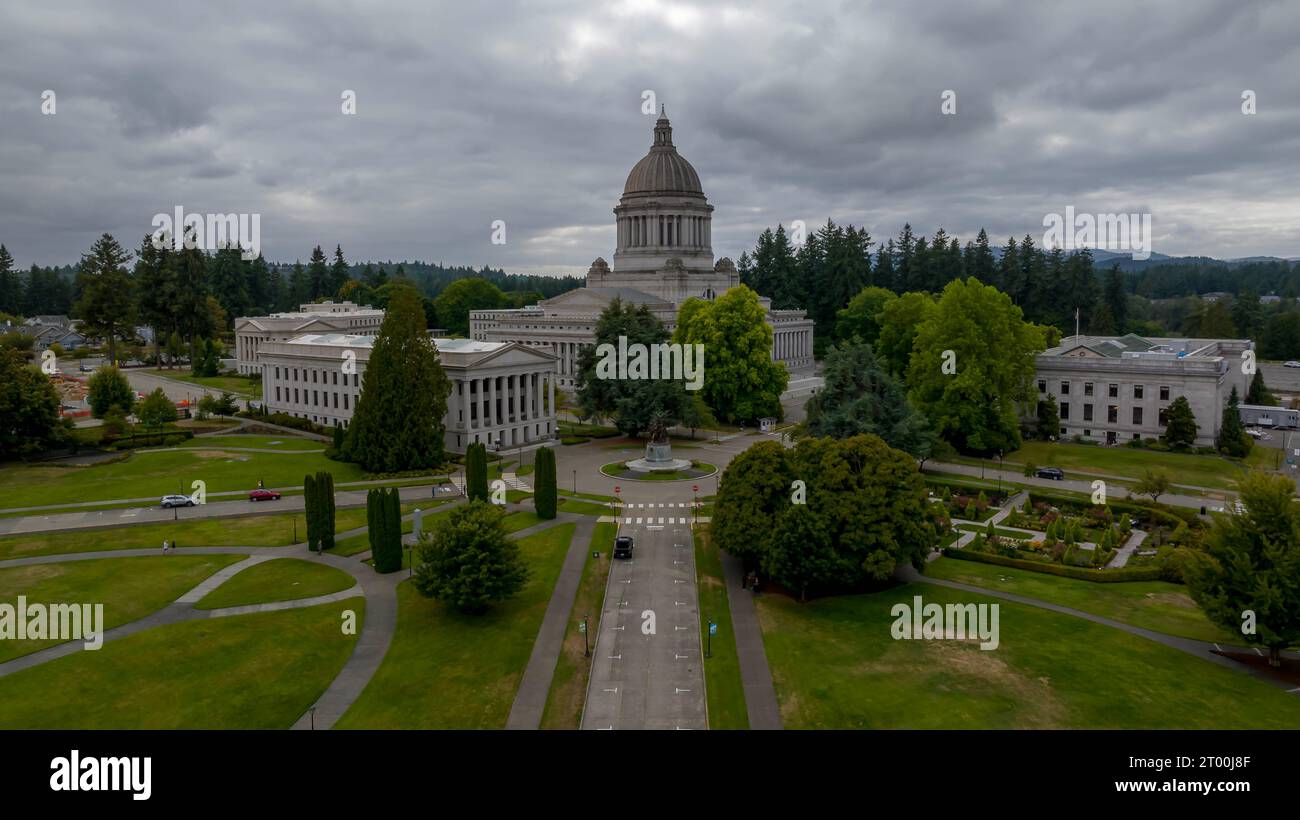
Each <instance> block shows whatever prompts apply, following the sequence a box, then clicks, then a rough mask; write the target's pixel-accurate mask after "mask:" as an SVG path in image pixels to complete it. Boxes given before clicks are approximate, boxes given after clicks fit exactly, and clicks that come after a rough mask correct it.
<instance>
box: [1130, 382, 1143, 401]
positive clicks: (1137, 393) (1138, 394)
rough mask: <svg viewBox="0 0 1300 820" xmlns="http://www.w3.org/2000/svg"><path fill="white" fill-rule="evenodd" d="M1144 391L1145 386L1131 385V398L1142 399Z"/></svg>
mask: <svg viewBox="0 0 1300 820" xmlns="http://www.w3.org/2000/svg"><path fill="white" fill-rule="evenodd" d="M1145 390H1146V386H1145V385H1141V384H1135V385H1133V398H1135V399H1140V398H1142V394H1143V393H1144V392H1145Z"/></svg>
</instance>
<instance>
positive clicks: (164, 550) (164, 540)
mask: <svg viewBox="0 0 1300 820" xmlns="http://www.w3.org/2000/svg"><path fill="white" fill-rule="evenodd" d="M166 554H167V539H166V538H164V539H163V555H166Z"/></svg>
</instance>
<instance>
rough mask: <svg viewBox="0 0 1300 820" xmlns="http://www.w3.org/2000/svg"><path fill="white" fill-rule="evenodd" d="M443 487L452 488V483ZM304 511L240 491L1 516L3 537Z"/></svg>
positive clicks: (344, 502)
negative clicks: (182, 500) (184, 500)
mask: <svg viewBox="0 0 1300 820" xmlns="http://www.w3.org/2000/svg"><path fill="white" fill-rule="evenodd" d="M440 486H446V487H450V486H451V485H450V484H447V485H440ZM298 489H300V488H298ZM366 492H367V491H366V490H339V491H337V492H335V494H334V503H335V506H337V507H339V508H343V507H362V506H365V503H366ZM432 492H433V489H432V488H431V487H403V488H401V489H400V490H399V491H398V494H399V495H400V496H401V499H402V500H403V501H419V500H421V499H425V498H431V497H432ZM213 495H216V494H213ZM447 496H452V497H454V496H455V493H450V492H448V493H440V494H439V496H438V497H439V498H443V497H447ZM209 497H212V496H209ZM302 510H303V497H302V496H300V495H289V496H285V497H284V498H282V499H280V500H279V501H249V500H248V499H247V497H245V496H244V494H243V492H242V491H241V492H240V499H239V500H237V501H213V502H211V503H209V504H200V505H197V506H194V507H178V508H176V509H175V510H174V511H173V510H165V509H163V508H161V507H159V506H158V505H157V504H156V503H153V504H150V505H149V506H141V507H121V508H117V509H109V510H85V511H81V512H65V513H56V514H51V515H23V516H12V517H9V518H0V536H3V535H22V534H25V533H33V532H54V531H58V530H76V529H92V528H95V527H119V526H124V525H127V524H151V523H159V522H162V523H166V522H170V521H173V520H176V521H191V520H195V519H202V518H235V517H237V516H244V515H272V514H275V513H292V512H302Z"/></svg>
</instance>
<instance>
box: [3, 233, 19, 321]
mask: <svg viewBox="0 0 1300 820" xmlns="http://www.w3.org/2000/svg"><path fill="white" fill-rule="evenodd" d="M22 312H23V285H22V281H21V280H20V279H19V277H18V271H16V270H14V258H13V257H12V256H10V255H9V249H8V248H6V247H5V246H4V245H3V244H0V313H8V314H10V315H12V316H21V315H22Z"/></svg>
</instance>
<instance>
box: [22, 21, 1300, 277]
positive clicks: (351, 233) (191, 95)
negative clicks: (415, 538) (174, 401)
mask: <svg viewBox="0 0 1300 820" xmlns="http://www.w3.org/2000/svg"><path fill="white" fill-rule="evenodd" d="M1053 6H1054V4H1049V3H1039V2H1023V3H1011V2H1005V3H995V2H977V0H963V2H950V3H943V4H941V3H937V2H906V1H903V2H842V3H835V2H790V3H786V2H764V3H754V4H748V3H736V4H733V5H726V4H723V3H714V2H701V3H697V4H692V3H659V2H648V1H646V2H618V0H614V1H613V2H594V1H593V2H536V1H535V2H513V3H512V2H506V1H505V0H492V2H459V3H448V2H440V0H432V1H431V0H419V1H418V2H402V3H398V2H385V3H379V2H376V3H361V2H348V3H329V2H280V1H279V0H277V1H276V2H267V0H260V1H259V2H253V3H247V2H221V3H211V2H203V3H198V2H184V1H178V0H172V1H171V2H167V3H157V4H154V3H137V2H114V3H103V2H71V0H60V1H59V2H57V3H51V2H15V1H14V0H0V242H3V243H4V244H5V245H7V246H8V248H9V250H10V252H11V253H12V254H13V255H14V257H15V259H16V261H17V263H18V264H19V265H22V266H27V265H30V264H31V263H32V262H37V263H40V264H63V263H69V262H73V261H75V260H76V259H77V258H78V256H79V255H80V254H81V253H82V252H83V251H84V250H86V249H87V248H88V247H89V245H90V244H91V242H93V241H94V239H95V237H96V236H98V235H99V234H100V233H102V232H104V231H108V232H111V233H113V234H114V235H116V236H117V237H118V239H119V240H121V241H122V242H123V244H124V245H127V246H128V247H130V248H135V247H137V246H138V245H139V243H140V240H141V238H142V237H143V236H144V235H145V234H146V233H148V232H149V231H150V230H151V221H152V219H153V217H154V215H155V214H157V213H160V212H166V213H171V212H172V211H173V209H174V208H175V207H176V206H177V205H180V206H182V207H183V208H185V209H186V211H192V212H200V213H204V212H214V211H217V212H247V213H259V214H261V219H262V248H263V252H264V254H265V255H266V256H267V258H269V259H273V260H283V261H292V260H294V259H298V258H301V259H304V260H305V259H306V258H307V256H308V255H309V254H310V252H311V248H312V246H314V245H316V244H321V245H326V246H328V247H329V248H331V249H332V247H333V245H334V244H335V243H341V244H342V245H343V249H344V251H345V253H346V255H347V256H348V258H349V259H350V260H366V259H373V260H386V259H393V260H401V259H424V260H429V261H443V262H445V263H448V264H452V263H455V264H471V265H476V266H477V265H482V264H488V265H491V266H493V267H503V268H505V269H507V270H510V271H532V272H556V273H578V274H581V273H585V271H586V269H587V266H588V265H589V264H590V263H591V261H592V260H593V259H594V258H595V257H597V256H603V257H605V258H606V259H610V258H611V256H612V254H613V249H614V241H615V235H614V224H613V214H612V213H611V208H613V207H614V205H615V204H617V201H618V197H619V196H620V194H621V193H622V186H623V183H624V181H625V179H626V177H627V172H628V171H629V169H630V168H631V167H632V165H633V164H634V163H635V162H636V161H637V160H638V159H640V158H641V157H642V156H643V155H644V154H645V152H646V150H647V148H648V147H649V145H650V141H651V128H652V126H653V121H654V117H653V116H647V115H645V114H642V113H641V109H642V93H643V91H646V90H651V91H653V92H654V93H655V95H656V99H657V100H658V101H659V102H662V103H665V104H666V105H667V109H668V115H669V117H670V118H671V120H672V124H673V129H674V140H675V142H676V144H677V146H678V148H679V150H680V151H681V153H682V154H683V156H685V157H686V158H687V159H689V160H690V161H691V162H692V164H693V165H694V166H695V168H696V170H697V171H698V172H699V174H700V178H701V180H702V182H703V185H704V190H705V193H706V194H707V196H708V197H709V201H710V202H711V203H712V204H713V205H714V207H715V211H714V224H713V237H714V251H715V253H716V254H717V255H718V256H724V255H725V256H731V257H733V258H735V257H737V256H739V254H740V252H741V251H742V250H746V249H752V247H753V245H754V240H755V237H756V236H757V234H758V233H759V232H760V231H761V230H762V228H764V227H765V226H768V225H775V224H776V223H777V222H784V223H785V224H787V225H788V224H790V222H791V221H792V220H797V219H802V220H804V221H805V222H806V223H807V224H808V225H810V226H814V225H817V224H819V223H824V222H825V220H826V219H827V218H828V217H829V218H832V219H835V220H836V221H837V222H852V223H854V224H857V225H865V226H866V227H867V228H868V229H869V230H870V231H871V233H872V235H873V236H874V237H876V238H878V239H883V238H885V237H886V236H887V235H893V234H895V233H896V232H897V231H898V229H899V228H900V227H901V226H902V224H903V223H904V222H908V221H910V222H911V224H912V226H913V228H914V229H915V230H916V231H917V232H918V233H924V234H930V233H932V232H933V231H934V230H935V229H936V228H938V227H940V226H942V227H944V228H946V229H947V230H948V232H949V233H953V234H956V235H957V236H959V237H961V238H962V239H963V241H964V240H965V239H968V238H972V237H973V235H974V233H975V232H976V231H978V229H979V228H980V227H981V226H983V227H986V228H988V230H989V232H990V235H991V236H992V237H993V239H994V241H995V242H996V243H998V244H1001V243H1005V241H1006V238H1007V236H1008V235H1010V234H1015V235H1016V236H1022V235H1024V234H1026V233H1029V234H1031V235H1033V236H1034V237H1035V238H1036V239H1037V238H1038V237H1041V236H1042V233H1043V230H1044V228H1043V217H1044V214H1047V213H1053V212H1056V213H1060V212H1063V211H1064V209H1065V207H1066V206H1067V205H1073V206H1074V207H1075V208H1076V210H1078V211H1080V212H1150V213H1151V214H1153V220H1154V247H1153V249H1154V251H1155V252H1157V253H1166V254H1175V255H1184V254H1196V253H1201V254H1207V255H1213V256H1219V257H1240V256H1251V255H1277V256H1287V257H1294V256H1300V82H1297V78H1300V9H1297V6H1296V4H1295V3H1289V4H1288V3H1285V2H1255V1H1254V0H1252V1H1251V2H1242V0H1170V1H1169V2H1143V3H1140V4H1139V3H1133V2H1132V1H1131V0H1117V1H1116V2H1111V1H1110V0H1101V1H1100V2H1099V1H1098V0H1090V2H1087V3H1080V2H1069V3H1061V4H1059V5H1057V6H1055V7H1053ZM47 89H48V90H52V91H54V92H55V94H56V98H55V102H56V105H57V108H56V113H55V114H54V115H52V116H50V115H43V114H42V113H41V106H42V92H43V91H45V90H47ZM345 89H350V90H353V91H355V93H356V105H357V113H356V115H355V116H346V115H344V114H343V113H342V111H341V105H342V103H341V95H342V93H343V91H344V90H345ZM1247 89H1249V90H1252V91H1254V92H1255V94H1256V105H1257V113H1256V114H1255V115H1253V116H1247V115H1245V114H1243V113H1242V92H1243V91H1244V90H1247ZM945 90H952V91H954V92H956V104H957V113H956V115H954V116H945V115H944V114H943V113H942V112H941V104H942V102H943V100H942V99H941V95H942V93H943V92H944V91H945ZM497 219H501V220H504V221H505V223H506V239H507V241H506V244H504V245H494V244H492V243H491V241H490V240H491V224H492V222H493V220H497Z"/></svg>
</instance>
